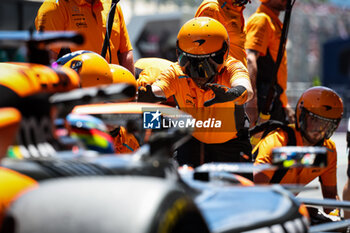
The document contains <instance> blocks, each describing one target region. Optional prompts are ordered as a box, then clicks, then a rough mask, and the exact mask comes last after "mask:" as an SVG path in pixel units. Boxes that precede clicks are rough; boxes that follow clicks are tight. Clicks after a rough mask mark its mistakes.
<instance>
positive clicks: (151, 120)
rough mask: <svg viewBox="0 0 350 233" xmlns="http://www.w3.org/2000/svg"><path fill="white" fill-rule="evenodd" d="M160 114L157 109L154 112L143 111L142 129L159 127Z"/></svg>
mask: <svg viewBox="0 0 350 233" xmlns="http://www.w3.org/2000/svg"><path fill="white" fill-rule="evenodd" d="M161 115H162V114H161V113H160V112H159V110H157V111H156V112H144V113H143V128H144V129H160V116H161Z"/></svg>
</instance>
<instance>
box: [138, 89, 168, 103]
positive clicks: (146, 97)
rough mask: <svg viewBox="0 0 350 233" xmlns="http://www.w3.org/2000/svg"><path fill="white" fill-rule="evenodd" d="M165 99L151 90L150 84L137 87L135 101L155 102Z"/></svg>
mask: <svg viewBox="0 0 350 233" xmlns="http://www.w3.org/2000/svg"><path fill="white" fill-rule="evenodd" d="M162 101H166V98H165V97H163V96H156V95H155V94H154V93H153V91H152V86H151V85H149V84H148V85H146V87H139V89H138V95H137V102H149V103H156V102H162Z"/></svg>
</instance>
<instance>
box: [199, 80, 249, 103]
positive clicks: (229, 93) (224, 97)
mask: <svg viewBox="0 0 350 233" xmlns="http://www.w3.org/2000/svg"><path fill="white" fill-rule="evenodd" d="M205 86H206V87H208V88H210V89H211V90H212V91H213V92H214V94H215V97H214V98H212V99H210V100H207V101H205V102H204V107H208V106H211V105H213V104H216V103H224V102H228V101H232V100H236V99H237V98H238V97H242V98H245V100H246V98H247V90H246V89H245V87H243V86H236V87H232V88H228V87H226V86H224V85H220V84H217V83H207V84H206V85H205Z"/></svg>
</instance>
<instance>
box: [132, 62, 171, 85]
mask: <svg viewBox="0 0 350 233" xmlns="http://www.w3.org/2000/svg"><path fill="white" fill-rule="evenodd" d="M171 64H173V62H171V61H168V60H166V59H163V58H156V57H147V58H140V59H138V60H137V61H136V62H135V70H136V74H135V76H136V77H135V78H136V79H137V84H138V86H143V87H144V86H146V85H147V84H150V85H152V83H154V82H155V81H156V78H157V77H158V76H159V75H160V73H161V72H162V71H164V70H166V69H167V68H168V67H169V66H170V65H171Z"/></svg>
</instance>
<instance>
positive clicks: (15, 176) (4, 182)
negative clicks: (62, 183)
mask: <svg viewBox="0 0 350 233" xmlns="http://www.w3.org/2000/svg"><path fill="white" fill-rule="evenodd" d="M36 186H37V182H36V181H35V180H33V179H32V178H30V177H27V176H25V175H22V174H20V173H18V172H15V171H12V170H10V169H7V168H4V167H0V228H1V224H2V221H3V218H4V214H5V211H6V209H7V208H8V207H9V205H10V204H11V202H12V201H13V200H15V198H16V197H17V196H18V195H20V194H21V193H23V192H24V191H26V190H28V189H30V188H34V187H36Z"/></svg>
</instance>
